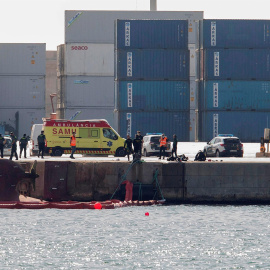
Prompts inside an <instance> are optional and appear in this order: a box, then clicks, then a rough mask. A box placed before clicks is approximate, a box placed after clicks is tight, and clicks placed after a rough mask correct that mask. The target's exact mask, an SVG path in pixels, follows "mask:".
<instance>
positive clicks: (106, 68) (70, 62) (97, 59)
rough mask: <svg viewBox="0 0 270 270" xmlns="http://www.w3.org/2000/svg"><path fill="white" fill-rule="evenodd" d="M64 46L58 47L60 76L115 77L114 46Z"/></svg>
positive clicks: (77, 44) (74, 44)
mask: <svg viewBox="0 0 270 270" xmlns="http://www.w3.org/2000/svg"><path fill="white" fill-rule="evenodd" d="M63 46H64V53H63ZM63 46H58V50H59V53H58V57H59V58H58V59H57V62H58V64H57V66H58V70H57V73H58V75H68V76H77V75H82V76H114V44H92V43H69V44H65V45H63ZM62 57H63V58H64V59H62Z"/></svg>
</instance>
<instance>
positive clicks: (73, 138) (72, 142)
mask: <svg viewBox="0 0 270 270" xmlns="http://www.w3.org/2000/svg"><path fill="white" fill-rule="evenodd" d="M70 146H71V155H70V158H72V159H75V157H73V154H74V153H75V151H76V132H74V131H73V132H72V136H71V137H70Z"/></svg>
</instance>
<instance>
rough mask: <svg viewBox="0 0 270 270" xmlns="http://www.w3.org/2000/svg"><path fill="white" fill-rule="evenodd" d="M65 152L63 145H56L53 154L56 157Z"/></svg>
mask: <svg viewBox="0 0 270 270" xmlns="http://www.w3.org/2000/svg"><path fill="white" fill-rule="evenodd" d="M62 154H63V149H62V148H61V147H55V148H54V149H53V155H54V156H56V157H61V156H62Z"/></svg>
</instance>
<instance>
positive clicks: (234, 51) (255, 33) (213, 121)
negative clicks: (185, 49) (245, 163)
mask: <svg viewBox="0 0 270 270" xmlns="http://www.w3.org/2000/svg"><path fill="white" fill-rule="evenodd" d="M200 47H201V50H200V58H201V62H200V66H201V70H200V71H201V72H200V78H201V81H200V98H199V99H200V102H199V106H200V112H201V113H200V115H201V117H200V124H201V129H200V139H201V140H203V141H208V140H210V139H211V138H213V137H214V136H216V135H217V134H218V133H233V134H234V135H235V136H238V137H239V138H241V140H242V141H246V142H252V141H259V140H260V137H261V136H263V131H264V128H266V127H269V119H270V106H269V105H270V103H269V102H270V21H265V20H258V21H257V20H203V21H201V22H200Z"/></svg>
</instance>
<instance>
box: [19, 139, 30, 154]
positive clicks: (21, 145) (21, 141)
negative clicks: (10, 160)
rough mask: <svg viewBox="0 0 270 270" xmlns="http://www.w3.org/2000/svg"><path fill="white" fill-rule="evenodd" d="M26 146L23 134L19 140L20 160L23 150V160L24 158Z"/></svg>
mask: <svg viewBox="0 0 270 270" xmlns="http://www.w3.org/2000/svg"><path fill="white" fill-rule="evenodd" d="M27 144H28V140H27V137H26V134H23V137H22V138H21V139H20V158H22V151H23V150H24V158H26V146H27Z"/></svg>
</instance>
